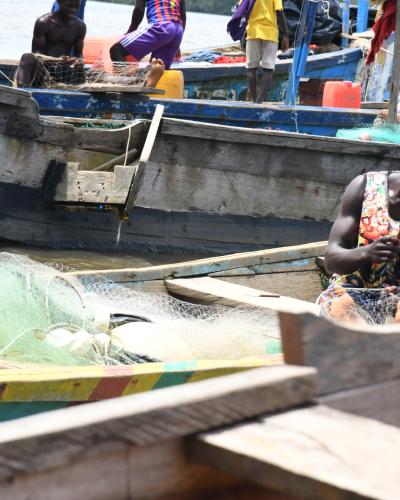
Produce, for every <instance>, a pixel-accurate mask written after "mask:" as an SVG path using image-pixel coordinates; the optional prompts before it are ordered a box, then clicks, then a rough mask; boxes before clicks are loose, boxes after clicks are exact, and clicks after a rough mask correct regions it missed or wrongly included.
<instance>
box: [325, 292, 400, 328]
mask: <svg viewBox="0 0 400 500" xmlns="http://www.w3.org/2000/svg"><path fill="white" fill-rule="evenodd" d="M399 301H400V294H399V291H398V290H396V291H395V292H389V291H388V289H384V288H383V289H382V288H371V289H366V288H346V289H344V288H342V287H338V288H337V289H328V290H326V291H325V292H323V294H322V295H321V297H320V299H319V300H318V302H319V303H320V304H321V315H322V316H325V317H330V318H333V319H335V320H337V321H342V322H347V323H352V324H367V325H384V324H390V323H394V322H395V321H396V320H398V319H397V318H396V315H397V307H398V304H399ZM399 319H400V318H399Z"/></svg>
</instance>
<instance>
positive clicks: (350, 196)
mask: <svg viewBox="0 0 400 500" xmlns="http://www.w3.org/2000/svg"><path fill="white" fill-rule="evenodd" d="M365 183H366V177H365V176H364V175H359V176H358V177H356V178H355V179H353V180H352V181H351V183H350V184H349V185H348V187H347V189H346V191H345V192H344V194H343V199H342V204H341V207H340V212H339V215H338V217H337V219H336V221H335V223H334V224H333V227H332V230H331V234H330V236H329V243H328V248H327V250H326V252H325V263H326V268H327V270H328V272H331V273H338V274H350V273H353V272H354V271H357V270H358V269H362V268H363V267H364V266H367V265H370V264H372V263H374V262H376V263H384V262H388V261H390V260H392V259H394V258H395V257H396V256H397V255H398V252H399V242H398V240H397V239H396V238H391V237H390V236H384V237H382V238H379V239H377V240H376V241H374V242H373V243H371V244H369V245H367V246H361V247H357V243H358V232H359V225H360V217H361V210H362V205H363V200H364V191H365Z"/></svg>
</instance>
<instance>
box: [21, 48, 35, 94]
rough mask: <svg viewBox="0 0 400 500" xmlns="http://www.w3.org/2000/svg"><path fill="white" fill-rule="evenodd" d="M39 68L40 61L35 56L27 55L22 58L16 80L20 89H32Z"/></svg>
mask: <svg viewBox="0 0 400 500" xmlns="http://www.w3.org/2000/svg"><path fill="white" fill-rule="evenodd" d="M37 68H38V61H37V59H36V57H35V55H34V54H31V53H27V54H24V55H23V56H22V57H21V60H20V62H19V66H18V70H17V75H16V80H17V86H18V87H30V86H31V85H32V84H33V80H34V78H35V74H36V71H37Z"/></svg>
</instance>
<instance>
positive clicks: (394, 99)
mask: <svg viewBox="0 0 400 500" xmlns="http://www.w3.org/2000/svg"><path fill="white" fill-rule="evenodd" d="M393 54H394V57H393V70H392V80H391V84H390V100H389V117H388V121H389V123H397V106H398V101H399V91H400V57H399V54H400V0H397V3H396V40H395V42H394V50H393Z"/></svg>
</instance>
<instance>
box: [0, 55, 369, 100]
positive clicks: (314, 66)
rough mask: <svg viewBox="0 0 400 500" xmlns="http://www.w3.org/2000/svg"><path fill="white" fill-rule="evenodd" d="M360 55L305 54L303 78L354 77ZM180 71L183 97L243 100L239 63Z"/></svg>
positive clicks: (283, 77) (279, 92)
mask: <svg viewBox="0 0 400 500" xmlns="http://www.w3.org/2000/svg"><path fill="white" fill-rule="evenodd" d="M361 59H362V53H361V50H360V49H341V50H338V51H335V52H328V53H324V54H319V55H314V56H309V57H308V60H307V67H306V73H305V76H304V77H305V78H307V79H322V80H324V79H326V80H333V79H334V80H348V81H354V79H355V77H356V74H357V67H358V64H359V62H360V61H361ZM291 64H292V59H287V60H278V62H277V64H276V70H275V74H274V79H273V85H272V89H271V91H270V93H269V95H268V100H269V101H272V102H275V101H276V102H279V101H282V100H283V95H284V93H285V90H286V85H287V81H288V76H289V71H290V66H291ZM16 69H17V61H7V60H3V61H0V84H1V85H10V83H11V81H12V80H13V77H14V73H15V71H16ZM176 69H179V70H180V71H182V72H183V76H184V80H185V97H187V98H189V99H199V98H200V99H219V100H221V99H227V100H235V101H236V100H238V101H244V100H246V94H247V81H246V68H245V65H244V64H243V63H239V64H218V65H217V64H204V63H201V64H198V63H185V64H180V65H177V66H176Z"/></svg>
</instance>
